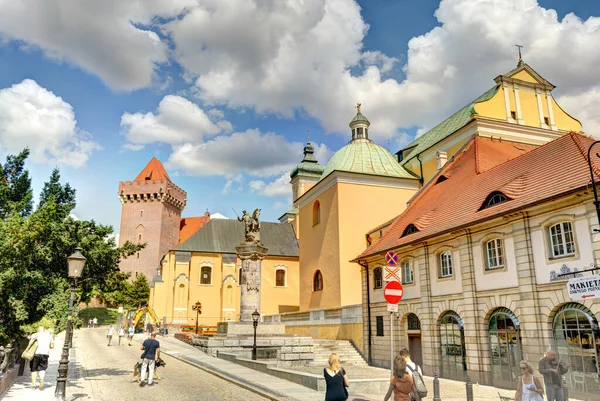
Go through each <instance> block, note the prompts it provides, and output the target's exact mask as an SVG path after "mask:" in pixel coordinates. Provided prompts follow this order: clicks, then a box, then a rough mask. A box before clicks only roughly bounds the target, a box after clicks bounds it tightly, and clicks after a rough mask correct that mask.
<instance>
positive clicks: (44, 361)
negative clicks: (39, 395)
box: [29, 326, 54, 390]
mask: <svg viewBox="0 0 600 401" xmlns="http://www.w3.org/2000/svg"><path fill="white" fill-rule="evenodd" d="M34 340H36V341H37V348H36V349H35V353H34V355H33V359H32V360H31V361H30V362H29V370H31V387H32V388H35V384H36V381H37V377H38V375H39V377H40V390H42V389H43V388H44V377H45V376H46V370H47V369H48V355H49V354H50V349H51V348H54V340H53V339H52V335H50V333H49V332H47V331H46V329H45V328H44V327H43V326H40V327H38V330H37V333H35V334H34V335H32V336H31V339H30V340H29V342H30V343H31V342H32V341H34Z"/></svg>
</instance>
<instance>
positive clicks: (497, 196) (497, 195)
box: [479, 191, 510, 210]
mask: <svg viewBox="0 0 600 401" xmlns="http://www.w3.org/2000/svg"><path fill="white" fill-rule="evenodd" d="M509 200H510V199H509V198H508V197H507V196H506V195H504V194H503V193H502V192H500V191H494V192H492V193H491V194H489V195H488V196H487V198H485V200H484V201H483V204H482V205H481V207H480V208H479V210H482V209H487V208H488V207H492V206H496V205H499V204H501V203H504V202H506V201H509Z"/></svg>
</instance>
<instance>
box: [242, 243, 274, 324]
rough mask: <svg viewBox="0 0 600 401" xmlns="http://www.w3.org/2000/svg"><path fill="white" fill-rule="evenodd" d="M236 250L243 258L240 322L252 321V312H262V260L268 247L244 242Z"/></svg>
mask: <svg viewBox="0 0 600 401" xmlns="http://www.w3.org/2000/svg"><path fill="white" fill-rule="evenodd" d="M235 250H236V252H237V255H238V257H239V258H240V259H241V260H242V282H241V283H240V284H241V289H242V294H241V299H240V322H244V323H252V313H253V312H254V311H256V310H257V311H258V312H260V297H261V289H260V278H261V275H260V273H261V262H262V260H263V259H264V258H265V256H267V248H266V247H264V246H263V245H262V244H261V243H260V242H259V243H248V242H242V243H241V244H239V245H238V246H236V247H235Z"/></svg>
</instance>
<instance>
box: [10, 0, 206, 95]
mask: <svg viewBox="0 0 600 401" xmlns="http://www.w3.org/2000/svg"><path fill="white" fill-rule="evenodd" d="M194 3H196V1H195V0H168V1H167V0H127V1H122V0H103V1H101V2H98V1H94V0H80V1H72V0H53V1H47V0H23V1H1V2H0V39H4V40H5V41H6V40H14V41H23V42H25V43H26V45H27V46H29V47H31V46H33V47H37V48H40V49H41V50H42V52H43V53H44V55H45V56H46V57H48V58H51V59H55V60H57V61H59V62H62V61H67V62H69V63H72V64H75V65H77V66H79V67H81V68H83V69H84V70H86V71H88V72H91V73H93V74H95V75H98V76H99V77H100V78H101V79H102V80H103V81H104V82H105V83H106V84H107V85H108V86H109V87H111V88H113V89H117V90H134V89H139V88H143V87H145V86H148V85H150V84H151V82H152V80H153V78H154V76H155V72H156V69H157V68H158V66H159V64H161V63H165V62H167V60H168V51H169V49H168V46H167V44H166V43H165V42H164V41H163V40H161V38H160V37H159V35H158V34H157V33H156V32H155V31H154V30H153V29H156V28H157V27H156V25H157V24H158V23H157V19H158V18H172V17H174V16H176V15H178V14H179V13H181V12H182V10H183V9H184V8H185V7H187V6H191V5H193V4H194Z"/></svg>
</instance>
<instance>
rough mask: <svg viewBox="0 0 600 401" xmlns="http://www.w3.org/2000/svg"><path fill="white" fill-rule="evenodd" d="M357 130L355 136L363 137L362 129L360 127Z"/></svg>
mask: <svg viewBox="0 0 600 401" xmlns="http://www.w3.org/2000/svg"><path fill="white" fill-rule="evenodd" d="M357 132H358V134H357V136H356V137H357V138H362V137H363V129H362V127H361V128H357Z"/></svg>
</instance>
